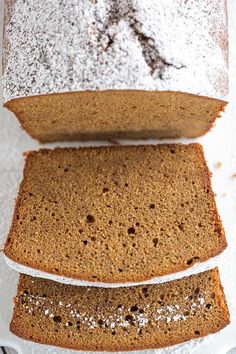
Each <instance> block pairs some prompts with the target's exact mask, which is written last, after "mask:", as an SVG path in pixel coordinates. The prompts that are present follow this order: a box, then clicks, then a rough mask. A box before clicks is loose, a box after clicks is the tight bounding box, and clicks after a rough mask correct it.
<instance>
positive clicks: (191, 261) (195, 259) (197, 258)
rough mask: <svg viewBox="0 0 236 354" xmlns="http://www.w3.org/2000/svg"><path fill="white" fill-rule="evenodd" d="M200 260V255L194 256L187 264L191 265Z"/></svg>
mask: <svg viewBox="0 0 236 354" xmlns="http://www.w3.org/2000/svg"><path fill="white" fill-rule="evenodd" d="M198 260H199V257H193V258H191V259H188V260H187V264H188V265H191V264H192V263H193V262H195V261H198Z"/></svg>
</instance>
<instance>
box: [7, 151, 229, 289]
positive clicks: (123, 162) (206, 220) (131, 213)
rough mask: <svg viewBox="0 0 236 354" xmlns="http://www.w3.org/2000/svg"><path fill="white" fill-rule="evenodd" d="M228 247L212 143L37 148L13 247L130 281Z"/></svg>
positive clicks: (44, 262)
mask: <svg viewBox="0 0 236 354" xmlns="http://www.w3.org/2000/svg"><path fill="white" fill-rule="evenodd" d="M225 247H226V240H225V235H224V231H223V228H222V225H221V221H220V218H219V215H218V212H217V209H216V205H215V200H214V194H213V192H212V189H211V183H210V176H209V171H208V168H207V166H206V162H205V159H204V155H203V150H202V147H201V146H200V145H198V144H190V145H181V144H176V145H156V146H151V145H146V146H116V147H114V146H113V147H99V148H80V149H55V150H40V151H39V152H30V153H28V154H27V156H26V165H25V169H24V178H23V181H22V183H21V186H20V191H19V196H18V198H17V202H16V207H15V212H14V217H13V222H12V226H11V229H10V232H9V236H8V239H7V241H6V244H5V248H4V253H5V255H6V256H7V257H9V258H10V259H12V260H13V261H15V262H18V263H20V264H23V265H26V266H29V267H32V268H36V269H39V270H41V271H45V272H48V273H52V274H57V275H63V276H65V277H70V278H74V279H79V280H88V281H95V282H108V283H123V282H138V281H144V280H148V279H150V278H152V277H156V276H161V275H165V274H170V273H174V272H178V271H181V270H184V269H187V268H189V267H191V266H192V265H193V264H194V263H196V262H203V261H205V260H207V259H209V258H211V257H214V256H216V255H217V254H219V253H220V252H222V250H223V249H224V248H225Z"/></svg>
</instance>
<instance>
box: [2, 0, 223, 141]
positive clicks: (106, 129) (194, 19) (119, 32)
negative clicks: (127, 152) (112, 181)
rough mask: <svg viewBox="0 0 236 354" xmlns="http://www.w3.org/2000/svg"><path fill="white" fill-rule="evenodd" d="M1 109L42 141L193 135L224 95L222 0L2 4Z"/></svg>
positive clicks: (208, 123) (206, 125)
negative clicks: (2, 106)
mask: <svg viewBox="0 0 236 354" xmlns="http://www.w3.org/2000/svg"><path fill="white" fill-rule="evenodd" d="M5 4H6V5H5V25H4V48H3V97H4V105H5V107H7V108H8V109H9V110H11V111H12V112H14V113H15V114H16V116H17V117H18V119H19V120H20V122H21V124H22V126H23V128H25V129H26V131H27V132H29V133H30V134H31V135H32V136H33V137H35V138H37V139H38V140H40V141H42V142H46V141H55V140H75V139H79V140H85V139H96V140H97V139H114V138H132V139H136V138H151V137H152V138H175V137H196V136H199V135H202V134H204V133H205V132H207V131H208V130H209V129H210V128H211V127H212V125H213V123H214V121H215V119H216V118H217V117H218V116H219V115H220V113H221V112H222V111H223V110H224V107H225V105H226V100H227V94H228V76H227V59H228V38H227V36H228V33H227V32H228V31H227V11H226V0H215V1H210V0H195V1H185V0H175V1H173V0H159V1H156V0H121V1H117V0H96V1H91V0H85V1H78V0H77V1H75V0H54V1H52V0H44V1H41V0H27V1H25V0H14V1H12V0H6V1H5Z"/></svg>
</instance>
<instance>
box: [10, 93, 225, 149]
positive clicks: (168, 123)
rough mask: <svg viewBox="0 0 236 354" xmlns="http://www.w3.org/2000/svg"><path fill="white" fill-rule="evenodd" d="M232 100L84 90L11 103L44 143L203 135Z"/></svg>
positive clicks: (31, 131) (20, 118)
mask: <svg viewBox="0 0 236 354" xmlns="http://www.w3.org/2000/svg"><path fill="white" fill-rule="evenodd" d="M226 104H227V102H225V101H221V100H217V99H213V98H208V97H203V96H197V95H192V94H188V93H180V92H173V91H162V92H161V91H160V92H151V91H138V90H137V91H133V90H123V91H119V90H117V91H84V92H72V93H58V94H46V95H41V96H31V97H25V98H16V99H13V100H11V101H9V102H7V103H5V107H7V108H8V109H9V110H10V111H12V112H13V113H15V114H16V116H17V117H18V119H19V121H20V123H21V125H22V127H23V128H24V129H25V130H26V131H27V132H28V133H29V134H30V135H31V136H32V137H34V138H36V139H38V140H39V141H41V142H53V141H63V140H107V139H148V138H158V139H164V138H180V137H187V138H192V137H197V136H200V135H203V134H205V133H206V132H207V131H209V129H211V127H212V126H213V124H214V122H215V120H216V118H217V117H219V116H220V114H221V113H222V112H223V110H224V108H225V106H226Z"/></svg>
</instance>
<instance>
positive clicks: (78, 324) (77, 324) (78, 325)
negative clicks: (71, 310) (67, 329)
mask: <svg viewBox="0 0 236 354" xmlns="http://www.w3.org/2000/svg"><path fill="white" fill-rule="evenodd" d="M76 327H77V328H78V329H79V328H80V321H77V322H76Z"/></svg>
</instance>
